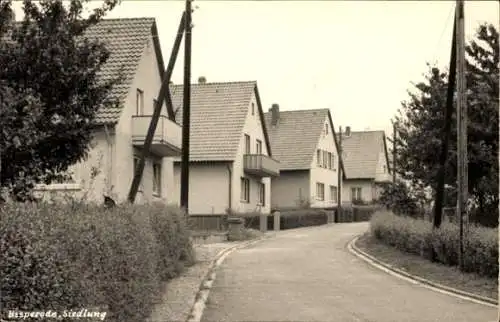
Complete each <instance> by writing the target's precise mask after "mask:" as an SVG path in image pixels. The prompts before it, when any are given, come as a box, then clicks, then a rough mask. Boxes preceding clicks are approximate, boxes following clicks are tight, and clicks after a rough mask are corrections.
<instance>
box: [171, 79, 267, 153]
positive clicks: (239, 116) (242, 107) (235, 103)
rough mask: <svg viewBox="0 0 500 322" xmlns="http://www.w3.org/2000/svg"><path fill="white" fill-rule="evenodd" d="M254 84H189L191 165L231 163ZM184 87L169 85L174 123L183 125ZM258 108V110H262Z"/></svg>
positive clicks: (236, 149) (255, 86)
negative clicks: (210, 162) (204, 162)
mask: <svg viewBox="0 0 500 322" xmlns="http://www.w3.org/2000/svg"><path fill="white" fill-rule="evenodd" d="M256 88H257V82H254V81H251V82H227V83H205V84H191V129H190V144H189V146H190V149H189V150H190V156H189V159H190V160H191V161H231V160H234V159H235V157H236V154H237V151H238V146H239V143H240V140H241V136H242V131H243V126H244V124H245V119H246V116H247V115H248V107H249V105H250V100H251V98H252V95H253V94H254V93H256V94H257V91H256ZM183 91H184V86H183V85H171V93H172V103H173V106H174V110H176V111H177V112H176V118H175V119H176V121H177V122H178V123H179V124H183V119H182V110H183V108H182V103H183ZM257 105H259V109H260V110H261V111H262V108H261V107H260V104H257Z"/></svg>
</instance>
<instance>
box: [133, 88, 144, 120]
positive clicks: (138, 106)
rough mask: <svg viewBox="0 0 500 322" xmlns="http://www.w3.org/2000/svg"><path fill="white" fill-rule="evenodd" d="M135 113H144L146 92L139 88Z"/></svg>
mask: <svg viewBox="0 0 500 322" xmlns="http://www.w3.org/2000/svg"><path fill="white" fill-rule="evenodd" d="M135 115H144V92H143V91H142V90H140V89H137V93H136V97H135Z"/></svg>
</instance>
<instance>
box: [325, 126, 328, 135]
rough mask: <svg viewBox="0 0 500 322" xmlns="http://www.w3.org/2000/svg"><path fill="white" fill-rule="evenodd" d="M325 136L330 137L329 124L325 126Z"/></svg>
mask: <svg viewBox="0 0 500 322" xmlns="http://www.w3.org/2000/svg"><path fill="white" fill-rule="evenodd" d="M325 135H328V123H326V124H325Z"/></svg>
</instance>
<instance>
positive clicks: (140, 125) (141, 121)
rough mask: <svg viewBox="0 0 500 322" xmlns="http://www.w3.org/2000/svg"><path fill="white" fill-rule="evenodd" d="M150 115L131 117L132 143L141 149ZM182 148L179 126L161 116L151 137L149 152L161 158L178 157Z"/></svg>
mask: <svg viewBox="0 0 500 322" xmlns="http://www.w3.org/2000/svg"><path fill="white" fill-rule="evenodd" d="M151 119H152V115H135V116H132V143H133V145H134V146H137V147H143V146H144V142H145V140H146V134H147V133H148V128H149V124H150V123H151ZM181 147H182V130H181V126H180V125H179V124H177V123H175V122H173V121H171V120H169V119H168V118H167V117H166V116H164V115H161V116H160V118H159V119H158V125H157V126H156V131H155V134H154V136H153V142H152V144H151V152H153V153H154V154H156V155H159V156H162V157H168V156H180V155H181Z"/></svg>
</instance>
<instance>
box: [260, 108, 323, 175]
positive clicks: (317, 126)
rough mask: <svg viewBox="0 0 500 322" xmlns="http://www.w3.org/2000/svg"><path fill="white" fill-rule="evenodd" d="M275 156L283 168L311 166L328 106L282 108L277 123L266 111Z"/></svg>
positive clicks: (296, 168)
mask: <svg viewBox="0 0 500 322" xmlns="http://www.w3.org/2000/svg"><path fill="white" fill-rule="evenodd" d="M264 115H265V119H266V126H267V131H268V132H269V139H270V141H271V148H272V150H273V155H274V158H275V159H276V160H278V161H280V165H281V170H300V169H310V168H311V163H312V162H313V158H314V156H315V155H316V145H317V144H318V140H319V137H320V135H321V131H322V130H323V123H324V122H325V120H326V118H327V116H328V109H315V110H301V111H280V112H279V122H278V125H277V126H273V125H271V113H270V112H267V113H265V114H264Z"/></svg>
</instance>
